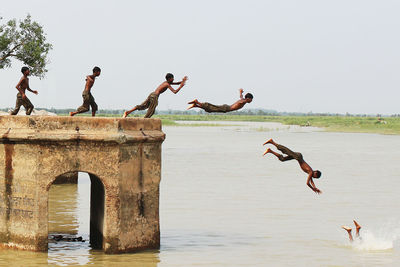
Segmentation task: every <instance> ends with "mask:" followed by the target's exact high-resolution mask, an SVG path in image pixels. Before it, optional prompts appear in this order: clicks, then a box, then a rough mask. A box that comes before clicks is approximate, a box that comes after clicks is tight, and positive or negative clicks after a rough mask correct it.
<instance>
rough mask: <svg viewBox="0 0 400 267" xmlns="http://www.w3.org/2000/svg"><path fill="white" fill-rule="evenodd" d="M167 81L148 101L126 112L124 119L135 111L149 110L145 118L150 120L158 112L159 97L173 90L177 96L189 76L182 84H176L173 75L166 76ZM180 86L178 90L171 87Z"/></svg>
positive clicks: (184, 78)
mask: <svg viewBox="0 0 400 267" xmlns="http://www.w3.org/2000/svg"><path fill="white" fill-rule="evenodd" d="M165 79H166V81H165V82H163V83H162V84H160V85H159V86H158V87H157V89H156V90H155V91H154V92H152V93H151V94H150V95H149V96H148V97H147V99H146V100H145V101H144V102H143V103H142V104H140V105H137V106H135V107H134V108H133V109H131V110H127V111H125V112H124V115H123V116H122V117H123V118H126V117H127V116H128V115H129V114H130V113H132V112H133V111H135V110H145V109H147V113H146V115H145V116H144V117H145V118H150V117H151V116H153V114H154V112H155V111H156V107H157V105H158V97H159V96H160V95H161V94H162V93H164V92H165V91H166V90H167V89H169V90H171V91H172V92H173V93H174V94H177V93H178V92H179V91H180V90H181V89H182V87H183V86H184V85H185V82H186V81H187V79H188V78H187V76H185V77H183V79H182V81H181V82H175V83H174V75H173V74H171V73H167V75H166V76H165ZM177 84H179V87H178V89H176V90H175V89H174V88H172V86H171V85H177Z"/></svg>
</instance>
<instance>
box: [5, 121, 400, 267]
mask: <svg viewBox="0 0 400 267" xmlns="http://www.w3.org/2000/svg"><path fill="white" fill-rule="evenodd" d="M234 124H235V125H236V126H223V127H165V128H164V131H165V132H166V134H167V139H166V141H165V142H164V144H163V170H162V181H161V199H160V216H161V249H160V250H159V251H148V252H145V253H138V254H122V255H105V254H103V253H102V252H101V251H93V250H91V249H90V247H89V245H88V242H84V243H81V242H77V243H72V242H57V243H50V245H49V252H48V253H34V252H22V251H9V250H7V251H4V250H3V251H0V265H2V266H3V265H10V264H13V265H20V266H42V265H91V266H144V267H147V266H154V267H155V266H157V267H162V266H397V265H398V263H399V262H400V244H399V241H398V237H400V216H399V214H398V213H397V211H398V210H399V206H400V194H399V193H398V192H399V190H400V165H399V164H398V162H399V159H400V151H399V149H398V148H399V147H400V136H388V135H375V134H344V133H327V132H321V131H315V129H311V128H297V127H294V128H287V127H286V126H279V125H277V124H267V123H264V124H260V123H236V122H235V123H234ZM239 125H240V126H239ZM270 137H272V138H274V139H275V140H276V141H277V142H281V143H282V144H284V145H287V146H288V147H290V148H292V149H293V150H295V151H301V152H302V153H303V156H304V158H305V160H306V161H307V162H309V163H310V165H311V166H312V167H314V168H317V169H320V170H321V171H322V177H321V179H320V180H316V181H315V182H316V185H317V186H318V187H319V188H320V189H321V190H322V191H323V194H322V195H319V196H318V195H316V194H314V193H313V192H312V191H311V190H310V189H309V188H308V187H307V186H306V175H305V174H304V173H303V172H301V170H300V169H299V166H298V164H297V163H296V162H292V161H291V162H285V163H281V162H279V161H278V160H276V159H275V158H274V157H273V156H272V155H267V156H265V157H262V156H261V155H262V153H263V151H264V147H263V146H262V143H263V142H264V141H265V140H266V139H268V138H270ZM89 194H90V180H89V178H88V177H87V176H86V174H84V175H81V176H80V179H79V184H78V186H76V185H54V186H52V188H51V190H50V196H51V199H50V212H51V214H50V216H49V228H50V231H51V232H54V233H59V232H63V233H70V234H76V235H80V236H83V237H84V239H86V240H87V239H88V233H89V226H88V224H89ZM353 218H355V219H357V220H358V221H359V223H360V224H361V225H362V226H363V228H362V230H361V235H362V238H363V239H362V242H360V241H356V242H354V243H353V244H350V243H349V242H348V239H347V234H346V232H345V231H344V230H342V229H341V228H340V226H341V225H343V224H347V225H349V226H351V227H353V225H352V219H353Z"/></svg>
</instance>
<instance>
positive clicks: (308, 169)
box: [298, 160, 313, 174]
mask: <svg viewBox="0 0 400 267" xmlns="http://www.w3.org/2000/svg"><path fill="white" fill-rule="evenodd" d="M298 162H299V164H300V168H301V169H302V170H303V171H304V172H305V173H307V174H310V173H312V172H313V169H312V168H311V167H310V165H308V163H307V162H305V161H304V160H301V161H300V160H299V161H298Z"/></svg>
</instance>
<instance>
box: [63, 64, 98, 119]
mask: <svg viewBox="0 0 400 267" xmlns="http://www.w3.org/2000/svg"><path fill="white" fill-rule="evenodd" d="M100 73H101V69H100V68H99V67H94V68H93V74H92V75H88V76H86V85H85V90H83V93H82V98H83V104H82V106H80V107H79V108H78V109H77V110H76V111H75V112H70V113H69V115H70V116H74V115H76V114H78V113H83V112H87V111H89V107H91V108H92V116H93V117H94V116H96V111H97V109H98V107H97V104H96V102H95V101H94V97H93V96H92V94H91V92H90V90H91V89H92V87H93V84H94V81H95V80H96V77H98V76H100Z"/></svg>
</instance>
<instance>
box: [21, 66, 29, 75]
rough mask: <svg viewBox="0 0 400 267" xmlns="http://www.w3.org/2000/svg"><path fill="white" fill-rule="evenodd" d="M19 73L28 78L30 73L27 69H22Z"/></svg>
mask: <svg viewBox="0 0 400 267" xmlns="http://www.w3.org/2000/svg"><path fill="white" fill-rule="evenodd" d="M21 72H22V74H23V75H26V76H28V75H29V72H30V71H29V68H28V67H22V68H21Z"/></svg>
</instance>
